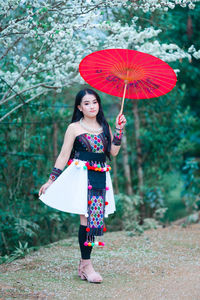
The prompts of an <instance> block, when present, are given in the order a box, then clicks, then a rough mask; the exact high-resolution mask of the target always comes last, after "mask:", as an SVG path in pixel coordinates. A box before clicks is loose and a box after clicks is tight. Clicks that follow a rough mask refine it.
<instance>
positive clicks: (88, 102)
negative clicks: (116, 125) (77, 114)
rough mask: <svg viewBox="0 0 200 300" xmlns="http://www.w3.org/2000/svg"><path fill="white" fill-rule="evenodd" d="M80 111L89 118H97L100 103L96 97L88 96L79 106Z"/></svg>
mask: <svg viewBox="0 0 200 300" xmlns="http://www.w3.org/2000/svg"><path fill="white" fill-rule="evenodd" d="M78 109H79V110H80V111H82V113H83V115H84V116H86V117H88V118H92V117H96V115H97V114H98V112H99V103H98V101H97V99H96V97H95V95H92V94H86V95H85V96H84V97H83V98H82V100H81V104H80V105H78Z"/></svg>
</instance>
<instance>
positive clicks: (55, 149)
mask: <svg viewBox="0 0 200 300" xmlns="http://www.w3.org/2000/svg"><path fill="white" fill-rule="evenodd" d="M57 156H58V124H57V123H56V122H54V123H53V161H54V162H55V160H56V158H57Z"/></svg>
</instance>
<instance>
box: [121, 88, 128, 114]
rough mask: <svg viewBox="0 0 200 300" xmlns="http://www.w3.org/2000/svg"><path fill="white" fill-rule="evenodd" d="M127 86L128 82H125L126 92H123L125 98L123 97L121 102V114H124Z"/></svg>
mask: <svg viewBox="0 0 200 300" xmlns="http://www.w3.org/2000/svg"><path fill="white" fill-rule="evenodd" d="M126 88H127V83H125V85H124V93H123V99H122V103H121V109H120V114H122V112H123V109H124V99H125V95H126Z"/></svg>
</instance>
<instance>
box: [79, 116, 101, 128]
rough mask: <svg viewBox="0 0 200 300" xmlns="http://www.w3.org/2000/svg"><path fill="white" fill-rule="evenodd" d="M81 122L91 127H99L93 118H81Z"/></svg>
mask: <svg viewBox="0 0 200 300" xmlns="http://www.w3.org/2000/svg"><path fill="white" fill-rule="evenodd" d="M83 122H85V123H86V124H88V125H90V126H92V125H97V124H98V125H99V123H98V122H97V119H96V117H94V118H88V117H85V116H84V117H83Z"/></svg>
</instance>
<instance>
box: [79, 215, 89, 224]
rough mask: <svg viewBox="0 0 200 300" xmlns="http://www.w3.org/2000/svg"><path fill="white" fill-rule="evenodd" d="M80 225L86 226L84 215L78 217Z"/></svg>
mask: <svg viewBox="0 0 200 300" xmlns="http://www.w3.org/2000/svg"><path fill="white" fill-rule="evenodd" d="M80 223H81V225H85V226H87V218H86V217H85V216H84V215H80Z"/></svg>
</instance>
